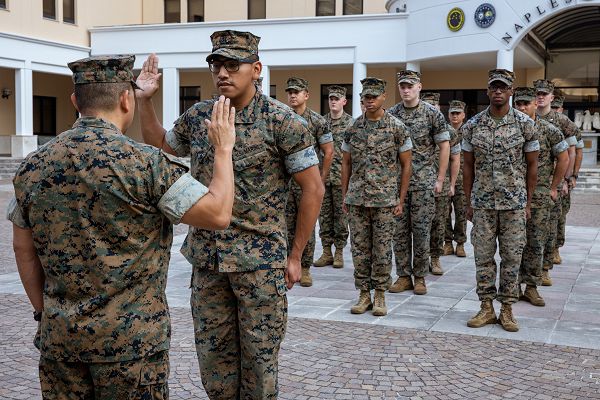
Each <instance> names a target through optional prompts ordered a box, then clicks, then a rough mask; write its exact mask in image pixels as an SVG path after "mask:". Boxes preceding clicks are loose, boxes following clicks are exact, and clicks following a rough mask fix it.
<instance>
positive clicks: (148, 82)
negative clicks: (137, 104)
mask: <svg viewBox="0 0 600 400" xmlns="http://www.w3.org/2000/svg"><path fill="white" fill-rule="evenodd" d="M161 76H162V74H160V73H159V72H158V56H157V55H156V54H154V53H152V54H150V55H149V56H148V58H147V59H146V61H144V65H143V66H142V72H140V74H139V75H138V77H137V79H136V81H135V83H136V84H137V85H138V86H139V87H140V89H142V90H136V91H135V97H136V98H138V99H151V98H152V96H153V95H154V93H156V91H157V90H158V88H159V86H160V85H159V83H158V82H159V81H160V77H161Z"/></svg>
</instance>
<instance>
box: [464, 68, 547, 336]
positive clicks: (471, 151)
mask: <svg viewBox="0 0 600 400" xmlns="http://www.w3.org/2000/svg"><path fill="white" fill-rule="evenodd" d="M513 81H514V73H513V72H512V71H508V70H504V69H495V70H491V71H490V72H489V79H488V85H489V87H488V96H489V98H490V102H491V104H490V106H489V107H488V108H487V109H486V110H484V111H482V112H480V113H479V114H477V115H475V116H474V117H473V118H471V119H470V120H469V121H468V122H467V123H466V124H465V125H463V127H462V128H461V131H462V136H463V142H462V149H463V151H464V152H465V155H464V158H465V161H464V162H465V164H464V171H463V172H464V186H465V193H466V194H467V196H469V195H470V198H467V201H468V202H469V203H470V204H468V205H467V211H468V212H467V216H469V211H471V210H472V218H473V229H472V231H471V243H473V248H474V252H475V267H476V275H477V295H478V296H479V300H480V301H481V310H480V311H479V313H478V314H477V315H476V316H475V317H473V318H471V319H470V320H469V321H468V323H467V325H468V326H469V327H472V328H478V327H481V326H484V325H486V324H489V323H496V314H495V312H494V309H493V305H492V300H493V299H495V298H497V299H498V300H499V301H500V302H501V303H502V309H501V312H500V323H501V324H502V326H503V328H504V329H505V330H508V331H517V330H518V329H519V328H518V325H517V323H516V321H515V320H514V317H513V315H512V306H511V305H512V304H513V303H515V302H516V301H518V299H519V288H518V286H519V285H518V284H519V268H520V265H521V256H522V254H523V247H524V246H525V243H526V229H525V222H526V210H525V208H526V206H527V205H529V202H530V201H531V196H532V195H533V189H534V187H528V186H527V184H526V182H527V183H531V179H532V178H533V177H535V174H534V172H532V171H534V169H531V170H528V165H531V166H535V163H536V162H537V154H538V150H539V148H540V145H539V142H538V139H537V133H536V131H535V128H534V122H533V121H532V120H531V118H529V117H528V116H527V115H525V114H523V113H522V112H520V111H517V110H515V109H513V108H512V107H510V104H509V98H510V95H511V94H512V89H511V87H512V83H513ZM493 111H495V112H496V114H492V112H493ZM499 113H504V115H503V116H502V117H498V116H497V115H498V114H499ZM532 175H533V176H532ZM471 188H472V191H471ZM471 207H472V208H471ZM496 240H497V241H498V243H499V245H500V258H501V263H500V287H499V288H498V289H496V275H497V266H496V261H495V260H494V255H495V254H496V248H497V245H496Z"/></svg>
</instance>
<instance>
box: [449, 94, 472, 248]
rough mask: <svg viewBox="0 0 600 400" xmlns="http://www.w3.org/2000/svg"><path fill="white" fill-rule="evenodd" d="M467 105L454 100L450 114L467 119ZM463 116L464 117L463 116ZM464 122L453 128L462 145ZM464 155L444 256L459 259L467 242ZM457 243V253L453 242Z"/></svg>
mask: <svg viewBox="0 0 600 400" xmlns="http://www.w3.org/2000/svg"><path fill="white" fill-rule="evenodd" d="M465 107H466V104H465V103H464V102H462V101H460V100H452V101H451V102H450V108H449V109H448V114H450V115H452V114H459V118H460V117H461V116H462V118H464V117H465V115H464V113H465V109H466V108H465ZM461 114H462V115H461ZM462 124H463V121H460V123H459V124H457V125H456V126H453V128H454V129H455V131H456V135H457V139H458V143H459V144H460V143H462V136H461V133H460V127H461V126H462ZM462 169H463V155H462V152H461V154H460V168H459V169H458V176H457V177H456V185H455V187H454V196H452V197H450V201H449V204H448V216H447V217H446V233H445V242H446V243H445V244H444V255H451V254H456V256H457V257H466V256H467V255H466V253H465V247H464V245H465V243H466V241H467V218H466V216H465V191H464V189H463V172H462ZM452 210H454V227H453V226H452ZM453 241H454V242H456V251H455V250H454V247H453V245H452V242H453Z"/></svg>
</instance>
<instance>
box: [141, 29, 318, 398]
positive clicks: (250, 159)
mask: <svg viewBox="0 0 600 400" xmlns="http://www.w3.org/2000/svg"><path fill="white" fill-rule="evenodd" d="M211 40H212V52H211V53H210V54H209V55H208V57H207V59H206V60H207V61H208V65H209V68H210V71H211V73H212V78H213V82H214V84H215V87H216V88H217V90H218V91H219V93H220V94H221V95H223V96H225V97H227V98H229V99H231V104H232V105H233V106H234V107H235V110H236V116H235V130H236V136H237V140H236V145H235V148H234V151H233V168H234V170H235V201H234V204H233V216H232V220H231V225H230V226H229V228H227V229H225V230H223V231H219V232H209V231H206V230H202V229H194V228H192V229H191V230H190V232H189V234H188V236H187V238H186V240H185V242H184V245H183V248H182V253H183V254H184V255H185V257H186V258H187V260H188V261H189V262H190V263H191V264H192V283H191V286H192V299H191V305H192V315H193V317H194V331H195V342H196V351H197V353H198V361H199V365H200V373H201V377H202V383H203V385H204V388H205V389H206V392H207V394H208V396H209V398H210V399H235V398H243V399H246V398H251V399H275V398H277V393H278V383H277V375H278V354H279V348H280V345H281V342H282V340H283V337H284V334H285V328H286V323H287V299H286V295H285V293H286V286H287V288H288V289H291V288H292V286H293V285H294V283H295V282H297V281H299V280H300V257H301V255H302V251H303V250H304V246H305V245H306V242H307V241H308V237H309V235H310V232H311V231H312V229H313V228H314V226H315V222H316V220H317V217H318V215H319V209H320V206H321V199H322V198H323V184H322V182H321V179H320V175H319V168H318V163H319V161H318V158H317V154H316V153H315V150H314V142H313V139H312V136H311V134H310V132H309V131H308V129H307V127H306V121H304V120H303V119H302V118H300V117H299V116H297V115H296V114H295V113H293V112H292V111H291V110H290V109H289V108H288V107H285V106H283V105H281V103H279V102H277V101H275V100H273V99H271V98H270V97H268V96H266V95H263V94H260V93H259V92H258V91H257V90H256V86H255V85H254V82H255V81H256V80H258V78H259V76H260V72H261V69H262V64H261V63H260V61H259V56H258V42H259V40H260V38H259V37H257V36H254V35H253V34H252V33H249V32H238V31H231V30H226V31H219V32H215V33H213V34H212V35H211ZM159 78H160V74H159V73H158V59H157V57H156V56H155V55H150V56H149V57H148V59H147V60H146V62H145V63H144V66H143V69H142V73H141V74H140V76H139V78H138V80H137V82H138V85H140V86H141V87H142V89H144V90H143V92H142V91H138V92H136V95H137V97H138V99H139V109H140V120H141V123H142V132H143V135H144V140H145V141H146V142H148V143H150V144H153V145H155V146H157V147H162V148H163V149H164V150H165V151H167V152H170V153H174V154H177V155H180V156H184V155H190V156H191V166H192V175H194V177H196V178H197V179H198V180H200V181H201V182H205V181H207V180H208V179H209V178H210V174H211V171H210V169H209V168H208V166H210V165H211V164H212V160H213V159H214V157H215V150H214V149H213V147H212V146H210V145H209V143H208V141H207V139H206V126H205V121H206V120H207V119H208V118H210V116H211V113H212V108H213V101H203V102H200V103H197V104H195V105H194V106H193V107H191V108H190V109H189V110H187V111H186V112H185V113H184V114H183V115H181V116H180V117H179V119H178V120H177V121H175V126H174V127H173V128H172V129H171V130H170V131H168V132H165V130H164V129H163V128H162V126H161V125H160V123H159V122H158V119H157V118H156V114H155V112H154V108H153V106H152V101H151V98H152V95H153V94H154V93H155V92H156V91H157V89H158V79H159ZM290 175H291V176H292V177H293V179H294V180H295V181H296V182H297V183H298V184H299V185H300V187H301V188H302V199H301V201H300V213H299V218H298V223H297V224H296V226H295V227H289V229H296V234H295V238H294V243H293V245H292V247H291V251H290V252H289V254H288V252H287V243H286V230H287V229H288V227H287V226H286V222H285V203H286V199H287V194H288V182H289V177H290Z"/></svg>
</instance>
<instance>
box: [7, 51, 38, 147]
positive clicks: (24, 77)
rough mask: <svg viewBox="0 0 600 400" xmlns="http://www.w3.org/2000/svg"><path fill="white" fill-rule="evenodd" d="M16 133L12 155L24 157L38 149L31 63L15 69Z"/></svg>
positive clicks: (12, 145) (13, 139)
mask: <svg viewBox="0 0 600 400" xmlns="http://www.w3.org/2000/svg"><path fill="white" fill-rule="evenodd" d="M15 110H16V132H15V133H16V134H15V135H14V136H12V137H11V156H12V157H18V158H22V157H25V156H26V155H27V154H29V153H31V152H32V151H34V150H36V149H37V136H35V135H34V134H33V73H32V71H31V64H30V63H29V62H27V63H26V64H25V68H20V69H17V70H15Z"/></svg>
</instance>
